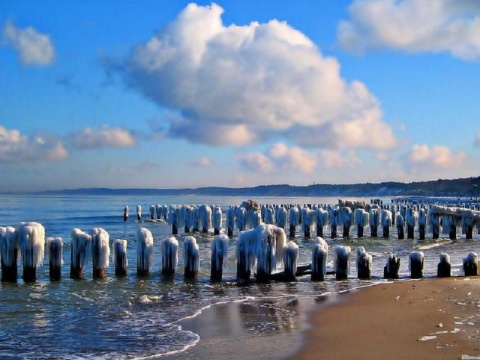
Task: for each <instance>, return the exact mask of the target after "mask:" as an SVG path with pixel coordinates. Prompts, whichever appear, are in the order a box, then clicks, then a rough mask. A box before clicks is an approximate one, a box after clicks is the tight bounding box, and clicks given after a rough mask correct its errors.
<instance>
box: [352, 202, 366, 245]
mask: <svg viewBox="0 0 480 360" xmlns="http://www.w3.org/2000/svg"><path fill="white" fill-rule="evenodd" d="M354 214H355V223H356V224H357V237H358V238H362V237H363V230H364V229H365V226H367V225H368V223H369V215H368V212H366V211H365V210H364V209H355V212H354Z"/></svg>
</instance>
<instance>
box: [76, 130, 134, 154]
mask: <svg viewBox="0 0 480 360" xmlns="http://www.w3.org/2000/svg"><path fill="white" fill-rule="evenodd" d="M68 139H69V142H70V144H71V145H72V146H73V147H75V148H77V149H80V150H86V149H99V148H106V147H113V148H125V147H133V146H136V145H137V140H136V138H135V136H134V134H132V133H131V132H130V131H128V130H125V129H122V128H120V127H113V128H112V127H109V126H107V125H104V126H102V127H100V128H98V129H92V128H85V129H83V130H81V131H78V132H74V133H71V134H70V135H69V136H68Z"/></svg>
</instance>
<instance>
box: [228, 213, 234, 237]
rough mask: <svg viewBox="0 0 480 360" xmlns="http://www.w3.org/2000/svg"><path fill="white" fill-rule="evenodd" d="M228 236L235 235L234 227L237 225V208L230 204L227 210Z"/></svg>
mask: <svg viewBox="0 0 480 360" xmlns="http://www.w3.org/2000/svg"><path fill="white" fill-rule="evenodd" d="M226 221H227V236H228V237H229V238H232V237H233V229H234V227H235V208H234V207H232V206H230V207H229V208H228V210H227V218H226Z"/></svg>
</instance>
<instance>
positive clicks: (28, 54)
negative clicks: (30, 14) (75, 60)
mask: <svg viewBox="0 0 480 360" xmlns="http://www.w3.org/2000/svg"><path fill="white" fill-rule="evenodd" d="M3 42H4V43H5V44H6V45H8V46H11V47H12V48H13V49H14V50H16V51H17V53H18V58H19V61H20V62H21V63H22V64H24V65H35V66H47V65H50V64H51V63H52V62H53V60H54V59H55V49H54V46H53V43H52V40H51V39H50V36H49V35H46V34H42V33H40V32H39V31H37V30H36V29H35V28H33V27H26V28H20V27H17V26H15V25H14V24H13V22H11V21H7V22H6V23H5V25H4V27H3Z"/></svg>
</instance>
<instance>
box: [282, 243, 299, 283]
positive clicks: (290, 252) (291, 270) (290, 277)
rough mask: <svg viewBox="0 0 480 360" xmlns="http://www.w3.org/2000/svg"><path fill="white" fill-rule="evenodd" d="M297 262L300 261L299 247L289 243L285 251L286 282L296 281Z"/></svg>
mask: <svg viewBox="0 0 480 360" xmlns="http://www.w3.org/2000/svg"><path fill="white" fill-rule="evenodd" d="M297 261H298V245H297V244H296V243H295V242H293V241H289V242H288V243H287V244H286V246H285V250H284V259H283V263H284V266H285V281H296V280H297V278H296V276H295V274H296V272H297Z"/></svg>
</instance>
